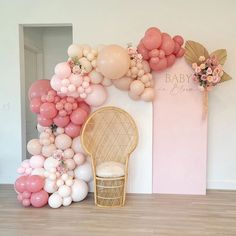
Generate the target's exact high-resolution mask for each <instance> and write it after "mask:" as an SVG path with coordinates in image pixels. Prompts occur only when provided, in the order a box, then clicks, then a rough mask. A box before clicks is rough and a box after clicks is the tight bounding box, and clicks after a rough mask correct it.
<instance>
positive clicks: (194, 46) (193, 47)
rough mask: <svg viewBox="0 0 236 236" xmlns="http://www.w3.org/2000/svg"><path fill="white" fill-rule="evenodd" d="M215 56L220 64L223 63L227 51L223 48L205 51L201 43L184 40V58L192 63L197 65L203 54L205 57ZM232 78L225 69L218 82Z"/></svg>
mask: <svg viewBox="0 0 236 236" xmlns="http://www.w3.org/2000/svg"><path fill="white" fill-rule="evenodd" d="M213 55H214V56H216V58H217V60H218V61H219V63H220V64H221V65H224V63H225V61H226V59H227V51H226V50H225V49H218V50H216V51H214V52H212V53H211V54H209V52H208V51H207V49H206V48H205V47H204V46H203V45H201V44H200V43H197V42H194V41H191V40H189V41H186V43H185V55H184V57H185V60H186V61H187V62H188V63H189V64H190V65H192V64H193V63H197V64H198V65H199V63H200V62H199V57H200V56H204V57H205V58H209V57H211V56H213ZM230 79H232V78H231V77H230V76H229V75H228V74H227V73H226V72H225V71H224V74H223V76H222V77H221V80H220V83H221V82H224V81H227V80H230Z"/></svg>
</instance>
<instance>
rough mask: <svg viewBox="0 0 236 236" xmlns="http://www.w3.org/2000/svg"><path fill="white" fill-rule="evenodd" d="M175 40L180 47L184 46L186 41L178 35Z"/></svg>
mask: <svg viewBox="0 0 236 236" xmlns="http://www.w3.org/2000/svg"><path fill="white" fill-rule="evenodd" d="M173 40H174V41H175V42H177V43H178V44H179V45H180V46H182V45H183V44H184V39H183V37H182V36H180V35H176V36H175V37H174V38H173Z"/></svg>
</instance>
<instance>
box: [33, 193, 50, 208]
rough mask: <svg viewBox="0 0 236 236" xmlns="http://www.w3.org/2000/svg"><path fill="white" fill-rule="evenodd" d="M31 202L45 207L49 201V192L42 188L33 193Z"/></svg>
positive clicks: (36, 205)
mask: <svg viewBox="0 0 236 236" xmlns="http://www.w3.org/2000/svg"><path fill="white" fill-rule="evenodd" d="M30 202H31V204H32V206H33V207H37V208H39V207H43V206H45V205H46V204H47V203H48V193H47V192H46V191H45V190H41V191H39V192H37V193H32V195H31V197H30Z"/></svg>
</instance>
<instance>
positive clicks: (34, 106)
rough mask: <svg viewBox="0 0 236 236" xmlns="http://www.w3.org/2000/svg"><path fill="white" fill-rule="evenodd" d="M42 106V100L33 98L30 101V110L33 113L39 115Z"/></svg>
mask: <svg viewBox="0 0 236 236" xmlns="http://www.w3.org/2000/svg"><path fill="white" fill-rule="evenodd" d="M41 105H42V102H41V99H40V98H33V99H32V100H31V101H30V110H31V111H32V112H33V113H36V114H39V112H40V106H41Z"/></svg>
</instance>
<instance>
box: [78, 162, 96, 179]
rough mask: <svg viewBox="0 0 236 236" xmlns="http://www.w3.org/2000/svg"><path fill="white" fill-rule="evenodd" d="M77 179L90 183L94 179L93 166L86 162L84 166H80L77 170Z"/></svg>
mask: <svg viewBox="0 0 236 236" xmlns="http://www.w3.org/2000/svg"><path fill="white" fill-rule="evenodd" d="M74 173H75V177H76V178H77V179H82V180H84V181H86V182H90V181H91V180H92V179H93V170H92V166H91V164H90V163H89V162H88V161H86V162H85V163H84V164H83V165H81V166H78V167H77V168H76V169H75V170H74Z"/></svg>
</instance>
